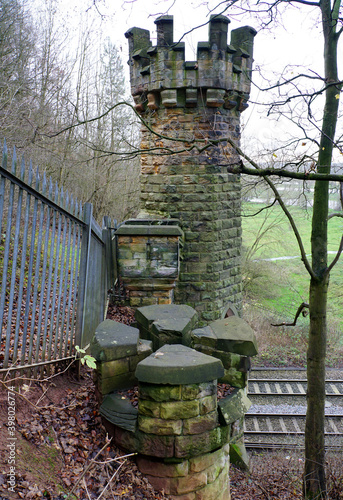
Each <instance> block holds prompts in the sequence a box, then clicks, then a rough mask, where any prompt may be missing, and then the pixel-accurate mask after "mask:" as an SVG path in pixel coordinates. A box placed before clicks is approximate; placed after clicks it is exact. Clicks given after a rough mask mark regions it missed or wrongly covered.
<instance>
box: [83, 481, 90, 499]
mask: <svg viewBox="0 0 343 500" xmlns="http://www.w3.org/2000/svg"><path fill="white" fill-rule="evenodd" d="M83 484H84V485H85V490H86V493H87V496H88V498H89V500H92V499H91V497H90V496H89V492H88V488H87V484H86V480H85V478H83Z"/></svg>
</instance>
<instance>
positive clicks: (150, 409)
mask: <svg viewBox="0 0 343 500" xmlns="http://www.w3.org/2000/svg"><path fill="white" fill-rule="evenodd" d="M138 412H139V414H140V415H145V416H146V417H154V418H159V417H160V413H161V405H160V403H156V402H155V401H150V400H145V399H142V398H141V396H140V397H139V400H138Z"/></svg>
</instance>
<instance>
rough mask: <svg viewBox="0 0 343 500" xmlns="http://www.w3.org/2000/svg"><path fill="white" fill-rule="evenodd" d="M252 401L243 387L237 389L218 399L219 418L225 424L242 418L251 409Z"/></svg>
mask: <svg viewBox="0 0 343 500" xmlns="http://www.w3.org/2000/svg"><path fill="white" fill-rule="evenodd" d="M250 406H251V401H250V400H249V398H248V397H247V396H246V395H245V391H244V390H243V389H235V390H234V392H233V393H232V394H229V395H228V396H226V398H224V399H220V400H219V401H218V412H219V420H220V421H221V422H222V423H223V424H224V425H229V424H231V423H233V422H235V421H236V420H239V419H240V418H242V417H243V416H244V415H245V413H246V412H247V411H248V410H249V408H250Z"/></svg>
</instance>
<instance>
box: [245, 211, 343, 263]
mask: <svg viewBox="0 0 343 500" xmlns="http://www.w3.org/2000/svg"><path fill="white" fill-rule="evenodd" d="M262 206H263V205H261V204H258V203H244V204H243V217H242V226H243V245H244V246H245V247H247V248H251V246H252V245H254V243H255V241H256V237H258V229H259V228H260V227H261V226H263V225H264V229H267V231H266V239H265V240H263V241H262V242H261V244H260V245H259V246H258V248H257V249H256V252H255V254H254V258H256V259H258V258H259V259H268V258H273V257H283V256H296V255H300V254H299V246H298V243H297V241H296V238H295V236H294V233H293V231H292V228H291V225H290V223H289V221H288V219H286V216H285V215H284V213H283V211H282V210H281V208H280V207H279V205H277V206H275V207H272V208H271V209H269V210H268V211H262V212H260V213H259V214H257V215H256V216H254V217H252V215H253V214H255V213H256V212H258V211H260V210H261V208H262ZM287 208H288V209H289V210H290V212H291V214H292V216H293V218H294V220H295V222H296V225H297V228H298V231H299V233H300V235H301V238H302V241H303V244H304V248H305V251H306V253H308V254H309V253H310V242H311V217H312V210H309V209H307V210H304V209H302V208H299V207H287ZM268 228H269V229H268ZM342 233H343V219H342V218H339V217H333V218H332V219H330V221H329V234H328V250H329V251H332V252H333V251H337V249H338V246H339V243H340V239H341V237H342Z"/></svg>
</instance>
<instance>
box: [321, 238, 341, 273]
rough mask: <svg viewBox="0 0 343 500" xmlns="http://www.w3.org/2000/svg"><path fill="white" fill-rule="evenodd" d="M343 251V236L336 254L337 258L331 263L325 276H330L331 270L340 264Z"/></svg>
mask: <svg viewBox="0 0 343 500" xmlns="http://www.w3.org/2000/svg"><path fill="white" fill-rule="evenodd" d="M342 250H343V236H342V238H341V242H340V244H339V248H338V251H337V253H336V256H335V258H334V259H333V261H332V262H331V264H330V265H329V266H328V268H327V270H326V272H325V275H328V274H330V271H331V269H332V268H333V267H334V266H335V265H336V264H337V262H338V260H339V258H340V256H341V254H342Z"/></svg>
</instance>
